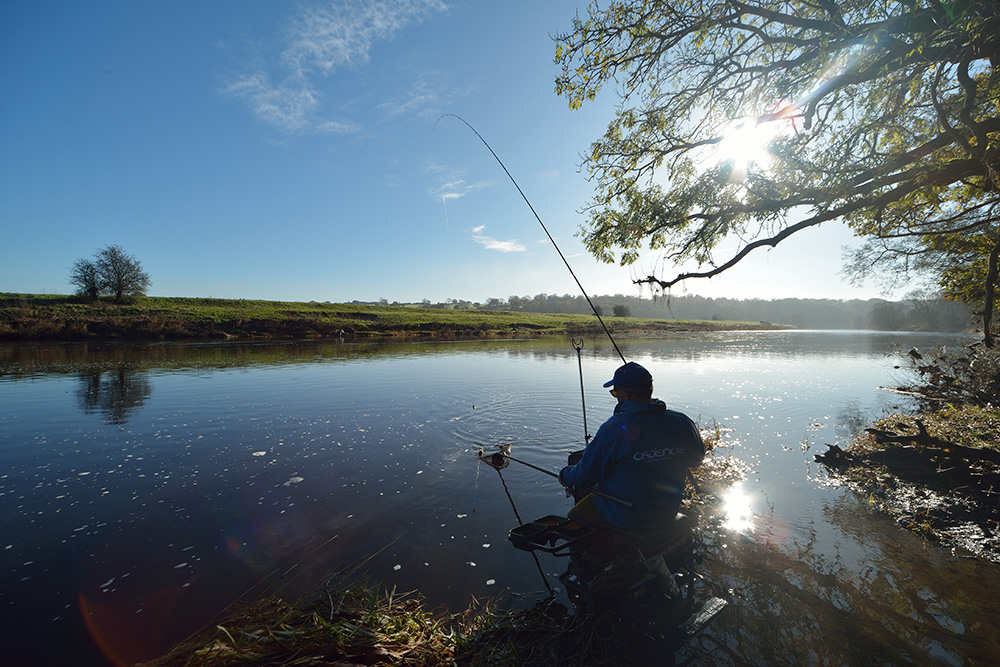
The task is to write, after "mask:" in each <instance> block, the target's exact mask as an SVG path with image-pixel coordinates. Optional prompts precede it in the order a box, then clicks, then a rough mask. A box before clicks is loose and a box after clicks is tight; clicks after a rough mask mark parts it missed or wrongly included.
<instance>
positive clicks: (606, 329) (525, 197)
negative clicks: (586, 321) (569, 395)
mask: <svg viewBox="0 0 1000 667" xmlns="http://www.w3.org/2000/svg"><path fill="white" fill-rule="evenodd" d="M445 116H451V117H452V118H457V119H458V120H460V121H462V122H463V123H465V126H466V127H467V128H469V129H470V130H472V132H473V134H475V135H476V136H477V137H479V140H480V141H481V142H483V145H484V146H486V150H488V151H489V152H490V154H491V155H492V156H493V158H494V159H495V160H496V161H497V163H499V165H500V167H501V168H502V169H503V171H504V173H505V174H507V178H509V179H510V182H511V183H513V184H514V187H515V188H517V191H518V193H520V195H521V199H523V200H524V203H525V204H527V205H528V208H529V209H531V212H532V214H534V216H535V220H537V221H538V224H539V225H541V226H542V230H543V231H544V232H545V235H546V236H548V237H549V241H551V242H552V247H553V248H555V249H556V252H557V253H559V257H560V258H561V259H562V261H563V264H565V265H566V268H567V269H569V274H570V275H571V276H573V280H575V281H576V286H577V287H579V288H580V292H582V293H583V298H585V299H586V300H587V303H588V304H590V309H591V310H593V311H594V315H596V316H597V321H598V322H600V323H601V326H602V327H603V328H604V333H606V334H607V335H608V339H609V340H610V341H611V344H612V345H613V346H614V348H615V352H617V353H618V356H619V357H621V359H622V363H623V364H625V363H628V362H627V361H626V359H625V355H624V354H622V351H621V350H620V349H619V348H618V343H616V342H615V338H614V336H612V335H611V331H610V330H609V329H608V325H607V324H605V323H604V319H603V318H602V317H601V314H600V312H598V310H597V308H596V307H595V306H594V302H593V301H591V300H590V296H588V294H587V290H585V289H583V284H581V283H580V279H579V278H577V277H576V273H575V272H574V271H573V267H572V266H570V265H569V261H568V260H567V259H566V256H565V255H563V253H562V250H560V249H559V245H558V244H557V243H556V240H555V239H554V238H552V234H549V230H548V228H547V227H546V226H545V223H544V222H542V219H541V217H539V215H538V213H537V212H536V211H535V207H534V206H532V205H531V202H530V201H528V197H527V196H525V194H524V191H523V190H522V189H521V186H520V185H518V184H517V181H515V180H514V177H513V176H511V175H510V172H509V171H508V170H507V166H506V165H505V164H504V163H503V160H501V159H500V156H498V155H497V154H496V152H495V151H494V150H493V148H492V147H491V146H490V145H489V143H487V142H486V140H485V139H483V135H481V134H479V132H478V131H477V130H476V128H474V127H472V125H470V124H469V122H468V121H467V120H465V119H464V118H462V117H461V116H457V115H455V114H453V113H446V114H443V115H441V116H440V117H439V118H438V122H440V121H441V119H442V118H444V117H445ZM435 127H437V123H435Z"/></svg>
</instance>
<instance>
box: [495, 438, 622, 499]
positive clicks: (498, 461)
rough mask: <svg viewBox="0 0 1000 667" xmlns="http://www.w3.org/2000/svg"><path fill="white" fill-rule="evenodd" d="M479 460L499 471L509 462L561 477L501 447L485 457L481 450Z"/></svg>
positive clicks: (605, 496)
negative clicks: (515, 456)
mask: <svg viewBox="0 0 1000 667" xmlns="http://www.w3.org/2000/svg"><path fill="white" fill-rule="evenodd" d="M479 460H480V461H482V462H483V463H485V464H487V465H489V466H490V467H492V468H495V469H496V470H498V471H499V470H500V469H501V468H505V467H506V462H507V461H513V462H515V463H520V464H521V465H523V466H528V467H529V468H531V469H532V470H537V471H538V472H543V473H545V474H546V475H548V476H549V477H555V478H556V479H559V475H557V474H556V473H554V472H552V471H551V470H546V469H545V468H541V467H539V466H536V465H535V464H534V463H528V462H527V461H522V460H521V459H516V458H514V457H513V456H511V455H510V453H509V452H508V451H506V450H505V449H504V447H503V446H501V447H500V451H499V452H496V453H494V454H490V455H489V456H487V455H485V454H484V453H483V450H482V449H480V450H479ZM560 483H561V482H560ZM583 488H585V489H586V490H587V491H590V492H591V493H593V494H596V495H598V496H600V497H602V498H606V499H607V500H610V501H612V502H616V503H618V504H619V505H623V506H625V507H628V508H629V509H632V507H633V504H632V503H630V502H629V501H627V500H623V499H621V498H619V497H617V496H613V495H611V494H610V493H605V492H603V491H600V490H598V489H594V488H591V487H589V486H584V487H583Z"/></svg>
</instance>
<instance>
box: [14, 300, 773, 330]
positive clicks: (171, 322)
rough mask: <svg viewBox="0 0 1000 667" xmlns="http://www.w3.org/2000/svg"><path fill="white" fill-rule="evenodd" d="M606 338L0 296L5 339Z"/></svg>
mask: <svg viewBox="0 0 1000 667" xmlns="http://www.w3.org/2000/svg"><path fill="white" fill-rule="evenodd" d="M604 320H605V322H606V323H607V325H608V328H609V329H610V330H611V331H612V333H617V334H626V333H645V334H652V335H656V334H658V333H668V332H677V331H726V330H766V329H788V328H792V327H788V326H785V325H780V324H779V325H775V324H771V323H769V322H730V321H704V320H673V319H670V320H668V319H664V320H651V319H642V318H633V317H605V318H604ZM593 332H601V333H603V331H602V329H601V326H600V323H599V322H598V321H597V318H595V317H594V316H593V315H565V314H556V313H525V312H511V311H488V310H445V309H437V308H422V307H419V306H383V305H374V304H354V303H350V304H347V303H317V302H309V303H300V302H285V301H260V300H245V299H211V298H207V299H202V298H181V297H143V298H141V299H138V300H136V301H135V302H134V303H124V304H122V303H113V302H109V301H97V302H88V301H85V300H83V299H80V298H79V297H75V296H59V295H32V294H0V340H7V341H41V340H50V341H51V340H66V341H81V340H135V341H148V340H213V339H214V340H224V339H265V338H299V339H301V338H350V339H371V338H461V337H511V336H538V335H552V334H557V335H559V334H561V335H578V334H583V333H593Z"/></svg>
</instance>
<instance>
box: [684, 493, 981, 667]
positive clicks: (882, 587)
mask: <svg viewBox="0 0 1000 667" xmlns="http://www.w3.org/2000/svg"><path fill="white" fill-rule="evenodd" d="M824 515H825V517H826V518H827V519H828V520H829V522H830V524H831V525H833V526H835V527H836V528H838V529H839V530H840V533H841V534H840V539H839V540H835V541H834V543H833V544H834V545H835V546H833V547H832V548H831V543H830V541H829V536H827V535H824V528H825V526H821V525H817V526H815V527H814V528H813V529H812V530H805V531H802V530H800V531H796V533H795V536H794V537H791V538H789V534H788V532H787V531H786V530H785V529H784V527H783V526H782V520H781V519H780V517H778V516H777V515H775V514H773V513H772V515H771V516H768V517H762V518H761V521H760V525H759V527H758V533H757V535H754V536H748V535H741V536H736V537H735V539H734V536H733V535H732V534H731V533H727V532H726V531H725V530H721V531H720V530H704V531H703V536H702V537H703V540H704V541H705V542H706V546H707V551H708V557H707V558H706V561H705V564H704V566H703V567H704V570H703V571H704V574H705V576H706V581H707V582H711V583H710V584H706V588H710V589H711V593H712V594H715V595H720V596H722V597H726V598H727V599H729V600H730V605H729V607H728V608H727V609H726V611H725V613H724V614H722V615H721V616H720V617H719V618H717V619H716V620H715V621H714V622H713V624H712V625H711V626H710V627H709V629H708V630H707V631H705V633H704V634H703V635H702V636H700V637H698V638H697V639H695V640H694V641H693V642H691V643H690V644H689V645H687V646H685V647H684V648H683V649H682V650H681V652H680V653H679V654H678V658H679V661H680V659H681V658H685V659H696V660H698V661H701V662H702V663H703V664H713V665H766V664H774V661H775V659H776V658H778V657H779V656H780V663H781V664H795V665H860V664H865V665H883V664H884V665H890V664H901V663H918V664H927V663H928V662H932V663H933V664H943V665H963V664H993V661H995V659H996V655H997V654H996V650H997V646H998V637H1000V631H998V630H997V629H996V626H995V625H993V622H994V620H995V619H996V618H998V616H997V614H998V613H1000V602H998V601H1000V586H998V585H997V583H996V577H995V573H994V572H993V570H992V569H991V568H990V566H989V564H986V563H983V564H979V563H976V562H969V561H964V562H963V561H956V559H955V558H954V557H952V556H950V555H949V554H948V553H947V552H943V551H941V550H938V549H935V548H934V547H932V546H929V545H928V544H927V543H926V542H925V541H923V540H921V539H920V538H918V537H916V536H913V535H911V534H909V533H904V532H902V531H900V530H899V528H898V527H897V526H895V525H894V524H893V523H892V522H891V521H887V520H886V521H881V519H880V517H877V516H872V515H871V514H869V513H868V512H867V510H866V508H865V506H864V504H863V502H862V501H860V500H858V499H856V498H854V497H852V496H850V495H845V496H841V497H840V498H839V499H837V500H835V501H834V502H832V503H830V504H828V505H827V507H826V509H825V511H824ZM723 518H724V517H721V516H720V517H719V520H720V521H721V520H722V519H723ZM803 535H804V536H805V537H803ZM946 580H947V581H949V582H950V585H949V586H947V587H943V586H942V581H946ZM984 590H985V591H987V599H989V600H992V601H991V602H988V603H986V604H985V605H984V604H983V599H982V598H980V593H982V592H983V591H984ZM973 597H975V598H977V599H978V600H979V601H978V602H973Z"/></svg>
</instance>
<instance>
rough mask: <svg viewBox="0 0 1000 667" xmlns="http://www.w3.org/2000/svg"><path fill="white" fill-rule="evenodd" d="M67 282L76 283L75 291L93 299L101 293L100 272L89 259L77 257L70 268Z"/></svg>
mask: <svg viewBox="0 0 1000 667" xmlns="http://www.w3.org/2000/svg"><path fill="white" fill-rule="evenodd" d="M69 282H70V284H72V285H76V293H77V294H79V295H81V296H85V297H87V298H88V299H90V300H91V301H94V300H96V299H97V297H99V296H100V295H101V273H100V271H99V270H98V268H97V265H96V264H94V262H92V261H90V260H89V259H78V260H76V262H74V263H73V268H72V269H71V270H70V274H69Z"/></svg>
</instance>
